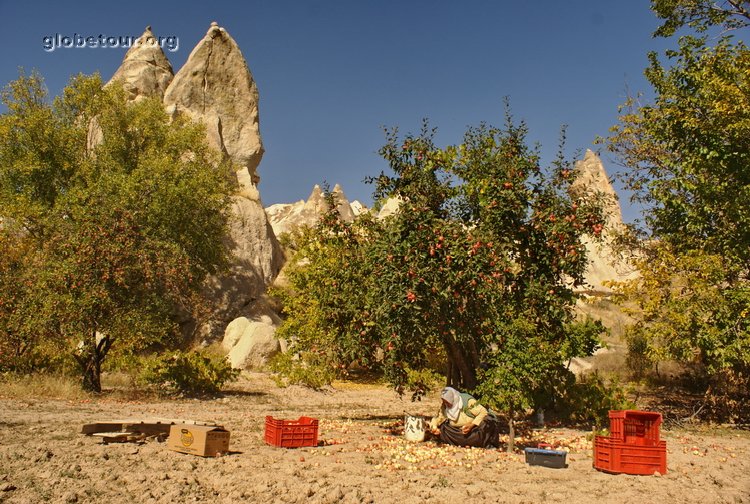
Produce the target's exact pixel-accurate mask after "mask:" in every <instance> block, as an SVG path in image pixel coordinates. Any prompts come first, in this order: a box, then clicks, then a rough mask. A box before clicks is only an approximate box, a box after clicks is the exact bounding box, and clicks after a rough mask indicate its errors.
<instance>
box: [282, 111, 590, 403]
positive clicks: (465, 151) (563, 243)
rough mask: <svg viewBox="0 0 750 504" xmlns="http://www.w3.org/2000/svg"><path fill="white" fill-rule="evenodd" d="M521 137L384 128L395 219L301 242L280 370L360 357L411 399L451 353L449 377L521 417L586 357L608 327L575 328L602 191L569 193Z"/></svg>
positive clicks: (512, 127)
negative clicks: (445, 138)
mask: <svg viewBox="0 0 750 504" xmlns="http://www.w3.org/2000/svg"><path fill="white" fill-rule="evenodd" d="M526 133H527V132H526V127H525V125H523V124H520V125H516V124H514V122H513V120H512V119H511V118H510V117H508V121H507V124H506V126H505V128H503V129H499V128H493V127H489V126H486V125H482V126H480V127H477V128H471V129H469V131H468V132H467V133H466V135H465V137H464V142H463V143H462V144H460V145H457V146H449V147H446V148H439V147H437V146H436V145H435V144H434V142H433V137H434V130H432V129H430V128H429V127H428V126H427V125H426V124H425V126H424V127H423V129H422V131H421V132H420V134H419V135H406V136H405V137H404V138H400V137H399V135H398V132H397V131H395V130H392V131H388V132H387V134H386V144H385V145H384V146H383V148H382V149H381V150H380V154H381V155H382V156H383V157H384V159H385V160H386V161H387V162H388V165H389V168H390V173H389V174H386V173H385V172H384V173H381V174H380V175H379V176H377V177H374V178H372V179H371V181H372V182H374V183H375V197H376V199H378V200H380V201H381V202H383V201H384V200H385V198H387V197H388V198H396V199H397V200H398V201H400V203H401V206H400V208H399V210H398V211H397V212H396V213H395V214H393V215H392V216H390V217H388V218H385V219H383V220H380V221H374V220H372V219H371V218H368V217H365V218H361V219H359V220H357V221H355V222H354V223H352V224H347V223H343V222H341V221H340V219H338V214H337V213H336V212H335V211H331V212H328V213H327V214H326V216H325V218H324V219H323V220H322V222H321V223H320V225H318V226H317V228H315V229H308V230H304V231H302V232H301V233H300V234H298V235H297V236H296V237H295V239H294V244H295V247H294V248H295V255H294V256H293V257H292V259H291V261H290V266H289V271H288V278H289V288H288V289H286V290H285V291H283V292H281V293H279V296H280V297H281V298H282V299H283V301H284V304H285V305H286V308H285V314H286V319H285V321H284V324H283V325H282V327H281V328H280V329H279V332H280V334H281V335H282V336H283V337H285V338H286V339H287V340H288V341H290V342H291V352H292V353H293V354H297V355H298V360H297V361H294V360H286V361H285V363H284V366H290V365H291V366H292V368H293V369H302V370H303V371H306V372H311V371H314V374H315V375H316V376H319V375H318V373H319V371H318V370H322V369H324V368H325V366H326V363H327V365H328V369H330V370H331V372H332V373H342V372H343V371H344V370H345V368H346V367H347V366H348V365H349V364H350V363H352V362H356V363H357V364H358V365H359V366H361V367H365V368H369V369H376V370H380V371H382V372H383V374H384V376H385V378H386V379H387V380H388V381H389V382H390V383H391V384H393V385H394V387H395V388H396V390H398V391H399V392H403V391H405V390H406V389H409V388H411V389H412V390H415V391H416V392H417V396H418V395H419V393H420V391H423V390H424V387H425V386H427V385H428V383H427V382H428V381H429V380H425V379H423V377H418V373H420V372H421V371H422V370H425V369H428V368H430V367H431V366H433V365H434V356H436V355H444V356H445V359H446V360H447V363H446V364H447V365H446V368H447V369H446V371H447V376H448V382H449V383H450V384H452V385H455V386H457V387H458V388H461V389H462V390H474V392H475V393H477V394H479V395H480V396H482V398H483V402H485V403H487V404H489V405H493V406H500V407H503V408H517V407H522V406H523V405H525V404H528V403H530V402H531V401H532V400H533V398H532V395H533V393H535V392H536V391H537V390H538V389H539V387H540V385H541V384H542V383H544V381H545V380H546V377H547V376H548V375H549V373H550V372H551V370H552V369H554V368H555V367H557V366H559V365H560V363H561V362H563V360H567V359H569V358H570V357H572V356H574V355H586V354H588V353H590V352H591V351H592V350H593V348H594V347H595V345H596V342H595V340H594V339H592V335H593V334H594V333H595V332H596V331H595V330H594V329H596V328H597V327H598V328H599V329H600V328H601V326H596V325H595V324H593V323H591V324H589V325H587V326H585V327H586V328H583V327H579V328H577V329H573V326H571V325H570V323H571V322H573V310H572V308H573V305H574V302H575V299H576V295H575V293H574V291H573V287H574V286H576V285H580V284H581V283H582V281H583V273H584V270H585V267H586V254H585V247H584V246H583V244H582V242H581V237H582V236H583V235H584V234H590V235H592V236H594V237H595V236H597V235H598V234H599V233H600V231H601V225H602V213H601V196H600V195H594V194H587V193H585V192H576V191H575V190H573V188H572V183H573V181H574V179H575V172H574V171H573V170H572V167H571V165H570V164H569V163H567V162H565V161H564V160H563V159H562V158H561V159H558V160H557V161H556V162H555V163H554V164H553V165H552V166H551V167H549V168H548V169H542V168H541V167H540V166H539V155H538V153H537V152H536V151H534V150H532V149H530V148H529V147H527V146H526V143H525V137H526ZM333 203H335V202H332V201H331V204H329V208H335V205H334V204H333ZM596 341H598V340H596ZM480 368H483V371H481V372H479V370H480ZM279 369H283V367H280V368H279ZM329 376H332V375H329Z"/></svg>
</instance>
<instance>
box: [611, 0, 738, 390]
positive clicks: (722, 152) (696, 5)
mask: <svg viewBox="0 0 750 504" xmlns="http://www.w3.org/2000/svg"><path fill="white" fill-rule="evenodd" d="M653 6H654V9H655V10H656V12H657V13H658V14H659V16H660V17H662V18H663V19H665V20H666V23H665V25H664V26H663V27H662V28H661V29H660V32H658V34H661V35H671V34H672V33H674V30H675V29H677V28H680V27H681V26H684V25H688V26H690V27H692V28H694V29H696V30H698V31H705V30H707V29H708V28H710V27H712V26H714V25H721V26H722V27H724V28H743V27H746V26H747V24H748V21H749V20H750V17H748V10H747V9H748V7H749V6H750V4H748V2H745V1H736V2H735V1H731V2H726V3H724V4H723V5H721V6H718V5H716V3H715V2H708V1H702V0H699V1H682V0H669V1H656V0H655V1H654V2H653ZM708 40H709V39H708V38H707V37H705V36H704V37H703V38H696V37H694V36H685V37H682V38H681V39H680V41H679V46H678V49H677V50H673V51H668V52H667V59H666V61H664V62H662V61H660V59H659V57H658V56H657V55H656V54H655V53H652V54H650V55H649V59H650V61H651V64H650V66H649V68H648V69H647V70H646V77H647V78H648V80H649V81H650V83H651V84H652V85H653V87H654V91H655V95H656V97H655V99H654V102H653V103H652V104H646V105H642V106H640V107H636V106H635V105H636V102H635V101H634V100H630V101H629V102H628V103H627V104H626V109H625V111H624V113H623V114H622V115H621V117H620V124H618V125H616V126H615V127H614V128H613V129H612V136H611V137H610V139H609V147H610V149H611V150H612V151H613V152H615V153H616V154H617V155H618V156H619V157H620V158H621V160H622V161H623V164H624V165H626V166H627V167H628V169H629V170H628V171H627V172H626V174H625V177H624V181H625V183H626V186H627V187H628V188H629V189H631V190H633V191H634V194H635V199H636V200H637V201H639V202H641V203H643V204H644V205H645V217H646V219H645V224H646V226H647V227H646V229H645V230H644V231H645V233H646V234H650V237H649V238H650V239H649V240H648V241H645V242H644V243H643V244H642V250H641V253H642V255H641V259H640V260H639V261H637V266H638V269H639V271H640V273H641V278H639V279H637V280H634V281H632V282H629V283H626V284H624V285H621V292H622V294H623V296H624V299H625V300H626V301H628V302H629V304H628V306H630V307H631V308H632V310H631V313H632V314H633V315H634V316H636V317H637V323H636V324H635V325H634V326H633V327H631V328H630V329H629V330H628V333H627V337H628V339H629V344H630V347H631V349H632V350H633V351H634V353H633V354H632V355H631V358H630V362H631V364H633V366H634V368H635V370H636V371H642V370H644V369H645V368H646V367H648V365H649V364H653V363H656V362H659V361H661V360H672V359H674V360H677V361H679V362H681V363H684V364H688V365H690V366H691V367H695V368H697V369H698V370H699V371H700V372H701V373H705V376H706V388H707V390H708V391H711V390H712V389H713V390H714V391H715V390H718V387H719V382H720V381H721V380H722V378H721V377H722V376H724V375H725V374H726V373H730V374H732V375H736V376H743V375H747V373H748V371H750V350H748V348H750V346H749V343H750V321H749V320H748V311H749V310H750V213H748V208H750V178H748V169H747V167H748V161H749V160H750V143H748V141H747V139H748V138H750V79H748V75H750V50H749V49H748V48H747V47H746V46H745V45H744V44H743V43H741V42H739V43H733V42H732V39H731V38H729V37H722V38H719V39H718V40H717V41H716V43H715V45H713V46H710V45H708Z"/></svg>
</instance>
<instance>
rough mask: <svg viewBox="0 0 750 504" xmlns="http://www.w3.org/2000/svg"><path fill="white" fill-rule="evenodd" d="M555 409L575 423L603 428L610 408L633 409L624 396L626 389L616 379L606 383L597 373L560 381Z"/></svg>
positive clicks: (606, 422)
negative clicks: (577, 378)
mask: <svg viewBox="0 0 750 504" xmlns="http://www.w3.org/2000/svg"><path fill="white" fill-rule="evenodd" d="M562 383H563V385H562V386H560V387H559V389H560V390H559V392H560V395H559V398H558V400H557V402H556V404H555V412H556V414H557V415H559V416H560V417H562V418H565V419H567V420H570V421H572V422H574V423H576V424H579V425H588V426H592V427H597V428H601V427H606V426H608V425H609V411H610V410H625V409H635V404H634V403H633V402H632V401H631V400H629V399H628V390H627V389H626V388H624V387H623V386H622V385H621V384H620V382H619V381H618V380H617V379H616V378H612V379H611V380H610V381H609V382H607V380H605V379H604V377H602V376H601V375H599V374H598V373H591V374H587V375H584V376H582V377H581V378H580V379H579V380H577V381H576V380H575V378H572V379H570V378H569V379H568V380H565V381H563V382H562Z"/></svg>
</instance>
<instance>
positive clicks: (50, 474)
mask: <svg viewBox="0 0 750 504" xmlns="http://www.w3.org/2000/svg"><path fill="white" fill-rule="evenodd" d="M437 405H438V399H437V396H436V394H433V395H431V396H429V397H428V398H427V399H426V400H425V401H423V402H421V403H412V402H410V401H409V399H408V398H405V399H404V400H401V399H400V398H399V397H398V396H397V395H396V394H395V393H394V392H392V391H390V390H388V389H387V388H386V387H379V386H352V385H345V384H342V385H341V386H338V387H335V388H333V389H332V390H328V391H325V392H316V391H312V390H308V389H304V388H301V387H289V388H286V389H283V388H277V387H276V386H275V385H273V383H272V382H271V381H270V379H269V378H268V377H267V376H265V375H262V374H255V375H250V376H246V377H244V378H243V379H242V380H241V381H239V382H237V383H235V384H232V385H231V387H230V390H228V391H227V393H226V394H225V395H224V396H223V397H221V398H218V399H211V400H194V399H190V400H188V399H185V400H148V401H140V402H138V401H124V400H117V399H114V398H113V396H111V395H110V396H109V397H108V396H107V395H106V394H105V395H104V396H103V397H100V398H97V399H92V400H83V401H81V400H78V401H63V400H49V399H33V398H29V399H10V398H4V397H2V391H0V436H1V439H2V440H1V441H0V502H2V503H38V502H104V503H108V504H116V503H126V502H138V503H143V504H147V503H181V502H218V503H235V502H243V501H247V502H261V503H265V502H305V503H308V502H309V503H315V502H351V503H360V502H375V503H381V502H385V503H388V502H399V503H401V504H407V503H421V502H437V503H440V502H446V503H447V502H461V501H464V502H493V503H496V502H513V503H520V502H569V503H579V502H581V503H585V502H591V503H597V504H601V503H610V502H625V503H647V502H660V503H671V502H679V503H683V502H700V503H703V504H706V503H715V502H716V503H718V502H729V503H743V502H744V503H750V435H748V433H747V432H746V431H745V432H743V431H731V430H726V429H713V430H711V429H703V430H700V431H696V430H692V431H662V438H665V439H666V440H667V449H668V454H667V463H668V472H667V474H665V475H661V476H659V475H655V476H629V475H611V474H605V473H602V472H599V471H596V470H595V469H593V468H592V450H591V442H590V441H589V440H588V439H587V434H589V433H586V432H582V431H574V430H565V429H553V428H547V429H541V430H534V431H532V432H531V433H530V434H528V433H527V435H526V436H525V437H520V438H518V439H517V441H518V442H519V443H521V444H523V443H526V444H532V443H533V444H534V445H535V444H536V442H537V441H546V442H550V443H553V444H556V445H557V446H558V447H561V448H567V449H568V450H569V455H568V467H567V468H564V469H548V468H544V467H539V466H529V465H526V464H525V463H524V459H523V455H522V454H521V452H520V451H519V452H518V453H514V454H507V453H505V452H504V451H500V450H477V449H459V448H449V447H444V446H438V445H435V444H434V443H433V442H424V443H417V444H414V443H409V442H408V441H406V440H405V439H404V438H403V436H401V435H400V432H399V419H403V414H404V412H405V411H408V412H409V413H411V414H431V413H433V410H434V409H436V407H437ZM266 415H272V416H274V417H275V418H285V419H296V418H297V417H299V416H301V415H309V416H313V417H316V418H319V419H320V432H319V439H320V440H321V441H322V442H323V443H324V445H322V446H319V447H316V448H300V449H283V448H276V447H272V446H268V445H266V444H265V443H264V441H263V433H264V420H265V416H266ZM150 418H181V419H191V420H202V421H209V420H212V421H216V422H219V423H221V424H223V425H224V426H225V427H226V428H227V429H229V430H230V431H231V441H230V449H231V453H230V454H228V455H225V456H222V457H218V458H201V457H196V456H193V455H185V454H181V453H177V452H173V451H170V450H168V449H167V448H166V443H160V442H157V441H155V440H150V441H146V442H144V443H142V444H136V443H122V444H106V445H105V444H102V443H101V442H100V440H99V439H98V438H96V437H89V436H84V435H81V434H79V432H80V429H81V426H82V425H83V424H84V423H90V422H94V421H97V420H115V419H118V420H120V419H135V420H137V419H150Z"/></svg>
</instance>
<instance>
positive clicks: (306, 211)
mask: <svg viewBox="0 0 750 504" xmlns="http://www.w3.org/2000/svg"><path fill="white" fill-rule="evenodd" d="M331 192H332V193H333V196H334V198H335V201H336V209H337V210H338V212H339V215H340V216H341V219H342V220H343V221H344V222H351V221H353V220H354V217H356V216H357V215H359V214H360V213H362V212H363V211H367V209H366V208H365V206H364V205H362V203H360V202H358V201H355V202H354V203H356V205H354V204H352V203H349V200H347V199H346V195H345V194H344V191H343V190H342V189H341V186H340V185H338V184H336V185H335V186H334V188H333V190H332V191H331ZM355 208H356V210H355ZM327 210H328V203H327V202H326V200H325V197H324V196H323V190H322V189H321V188H320V186H319V185H317V184H316V185H315V187H313V190H312V192H311V193H310V196H308V198H307V201H305V200H299V201H297V202H296V203H279V204H276V205H271V206H269V207H268V208H266V213H267V214H268V219H269V221H270V222H271V226H272V227H273V230H274V232H275V233H276V236H281V235H282V234H283V233H289V232H291V231H293V230H294V229H296V228H298V227H300V226H314V225H315V224H317V222H318V221H319V220H320V217H321V216H322V215H323V213H325V212H326V211H327Z"/></svg>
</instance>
